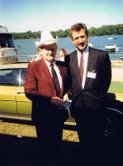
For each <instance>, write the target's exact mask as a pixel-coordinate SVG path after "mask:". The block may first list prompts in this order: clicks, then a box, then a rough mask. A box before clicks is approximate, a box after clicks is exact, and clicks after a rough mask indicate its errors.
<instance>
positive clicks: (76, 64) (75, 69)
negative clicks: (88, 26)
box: [71, 51, 82, 88]
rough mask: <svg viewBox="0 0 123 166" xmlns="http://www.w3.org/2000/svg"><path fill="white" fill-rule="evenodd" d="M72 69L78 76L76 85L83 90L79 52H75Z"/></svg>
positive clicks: (72, 58)
mask: <svg viewBox="0 0 123 166" xmlns="http://www.w3.org/2000/svg"><path fill="white" fill-rule="evenodd" d="M71 68H72V70H73V74H75V76H76V83H77V84H78V85H79V86H80V87H81V88H82V86H81V80H80V73H79V67H78V59H77V51H75V52H74V53H73V54H72V56H71Z"/></svg>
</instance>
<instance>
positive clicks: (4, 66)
mask: <svg viewBox="0 0 123 166" xmlns="http://www.w3.org/2000/svg"><path fill="white" fill-rule="evenodd" d="M28 64H29V63H28V62H25V63H14V64H4V65H0V69H11V68H12V69H13V68H15V69H17V68H27V67H28Z"/></svg>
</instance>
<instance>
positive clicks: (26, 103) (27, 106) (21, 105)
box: [16, 68, 32, 117]
mask: <svg viewBox="0 0 123 166" xmlns="http://www.w3.org/2000/svg"><path fill="white" fill-rule="evenodd" d="M26 71H27V69H26V68H22V69H20V70H19V86H18V87H17V88H16V102H17V112H18V115H19V116H26V117H31V110H32V103H31V101H30V100H29V99H28V98H27V97H26V96H25V93H24V81H25V77H26Z"/></svg>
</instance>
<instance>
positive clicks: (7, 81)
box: [0, 69, 19, 86]
mask: <svg viewBox="0 0 123 166" xmlns="http://www.w3.org/2000/svg"><path fill="white" fill-rule="evenodd" d="M0 85H9V86H17V85H19V69H1V70H0Z"/></svg>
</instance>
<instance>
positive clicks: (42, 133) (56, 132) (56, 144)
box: [36, 117, 64, 166]
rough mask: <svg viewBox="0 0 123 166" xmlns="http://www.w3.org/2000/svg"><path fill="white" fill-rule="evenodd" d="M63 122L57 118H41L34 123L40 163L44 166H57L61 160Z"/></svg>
mask: <svg viewBox="0 0 123 166" xmlns="http://www.w3.org/2000/svg"><path fill="white" fill-rule="evenodd" d="M63 125H64V122H63V121H61V119H59V118H58V117H57V118H55V117H48V118H47V119H46V120H45V119H43V118H41V120H40V122H39V123H36V132H37V140H38V144H39V151H40V154H41V155H40V161H41V163H42V165H44V166H49V165H50V166H51V165H54V166H55V165H59V163H60V161H59V160H62V159H60V158H62V153H61V144H62V132H63Z"/></svg>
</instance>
